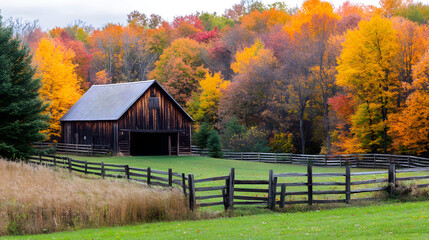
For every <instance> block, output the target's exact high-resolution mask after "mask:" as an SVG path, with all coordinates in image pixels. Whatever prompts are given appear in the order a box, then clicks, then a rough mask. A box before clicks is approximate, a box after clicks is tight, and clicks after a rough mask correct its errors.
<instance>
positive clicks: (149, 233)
mask: <svg viewBox="0 0 429 240" xmlns="http://www.w3.org/2000/svg"><path fill="white" fill-rule="evenodd" d="M427 226H429V202H411V203H384V204H378V205H374V206H365V207H363V206H360V207H358V206H352V207H343V208H338V209H331V210H320V211H308V212H297V213H265V214H259V215H252V216H244V217H233V218H219V219H212V220H201V221H181V222H160V223H148V224H143V225H137V226H125V227H112V228H99V229H85V230H80V231H73V232H60V233H54V234H46V235H35V236H18V237H4V238H3V239H428V238H429V231H428V230H427Z"/></svg>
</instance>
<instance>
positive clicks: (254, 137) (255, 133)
mask: <svg viewBox="0 0 429 240" xmlns="http://www.w3.org/2000/svg"><path fill="white" fill-rule="evenodd" d="M267 135H268V134H267V132H266V131H264V130H261V129H258V128H257V127H251V128H250V129H249V130H247V131H246V132H245V133H242V134H235V135H234V136H232V138H231V139H230V145H229V148H230V149H232V150H235V151H240V152H269V151H270V147H269V146H267V144H268V141H267V140H266V138H267Z"/></svg>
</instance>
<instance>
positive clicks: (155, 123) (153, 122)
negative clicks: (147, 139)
mask: <svg viewBox="0 0 429 240" xmlns="http://www.w3.org/2000/svg"><path fill="white" fill-rule="evenodd" d="M150 97H159V109H150V108H149V98H150ZM118 128H119V129H120V130H121V129H130V130H138V131H153V132H157V131H159V132H162V131H166V132H169V131H172V132H176V131H177V132H180V134H179V138H180V139H179V143H180V152H182V153H185V152H190V150H191V149H190V147H191V136H190V129H191V120H190V119H189V118H188V116H187V115H186V114H185V113H184V112H183V111H182V110H181V109H180V108H179V107H178V106H177V105H176V103H174V102H173V101H172V100H171V99H170V97H169V96H168V95H167V94H165V93H164V91H163V90H162V89H161V88H160V87H159V86H157V85H156V84H154V85H152V87H151V88H150V89H148V90H147V91H146V93H145V94H143V96H142V97H141V98H140V99H139V100H138V101H136V102H135V103H134V105H133V106H131V107H130V109H129V110H128V111H127V112H125V113H124V115H123V116H122V117H121V118H120V119H119V120H118Z"/></svg>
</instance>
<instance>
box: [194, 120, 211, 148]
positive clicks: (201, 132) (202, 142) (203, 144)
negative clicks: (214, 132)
mask: <svg viewBox="0 0 429 240" xmlns="http://www.w3.org/2000/svg"><path fill="white" fill-rule="evenodd" d="M210 129H211V126H210V124H209V123H207V122H203V123H202V124H201V126H200V128H199V129H198V132H196V134H195V143H196V144H197V147H199V148H201V149H203V148H207V139H208V138H209V136H210Z"/></svg>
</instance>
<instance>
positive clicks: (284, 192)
mask: <svg viewBox="0 0 429 240" xmlns="http://www.w3.org/2000/svg"><path fill="white" fill-rule="evenodd" d="M281 186H282V190H281V194H280V204H279V207H280V208H285V199H286V184H284V183H283V184H282V185H281Z"/></svg>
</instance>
